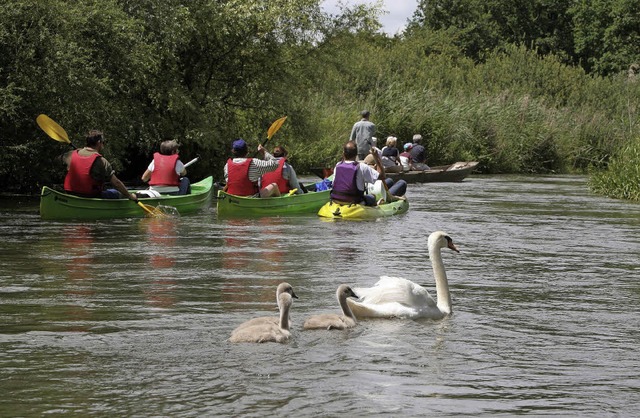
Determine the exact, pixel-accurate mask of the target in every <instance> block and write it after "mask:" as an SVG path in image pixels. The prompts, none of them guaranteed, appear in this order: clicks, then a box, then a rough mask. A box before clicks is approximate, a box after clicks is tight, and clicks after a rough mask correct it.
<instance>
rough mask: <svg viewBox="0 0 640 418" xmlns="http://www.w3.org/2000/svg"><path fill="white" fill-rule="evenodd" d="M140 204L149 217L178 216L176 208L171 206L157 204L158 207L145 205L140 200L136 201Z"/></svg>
mask: <svg viewBox="0 0 640 418" xmlns="http://www.w3.org/2000/svg"><path fill="white" fill-rule="evenodd" d="M138 206H140V207H141V208H142V209H143V210H144V211H145V212H146V213H147V216H148V217H150V218H177V217H179V216H180V213H179V212H178V209H176V208H174V207H173V206H164V205H158V207H155V206H151V205H145V204H144V203H142V202H138Z"/></svg>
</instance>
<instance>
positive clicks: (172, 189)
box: [142, 140, 191, 195]
mask: <svg viewBox="0 0 640 418" xmlns="http://www.w3.org/2000/svg"><path fill="white" fill-rule="evenodd" d="M178 149H179V145H178V142H177V141H175V140H167V141H162V142H161V143H160V152H156V153H155V154H153V161H151V163H150V164H149V167H147V169H146V171H145V172H144V174H142V181H145V182H146V181H148V182H149V186H151V187H150V189H151V190H155V191H156V192H158V193H166V194H177V195H185V194H189V193H191V182H190V181H189V177H186V176H187V169H186V168H185V166H184V164H183V163H182V161H180V155H179V154H178Z"/></svg>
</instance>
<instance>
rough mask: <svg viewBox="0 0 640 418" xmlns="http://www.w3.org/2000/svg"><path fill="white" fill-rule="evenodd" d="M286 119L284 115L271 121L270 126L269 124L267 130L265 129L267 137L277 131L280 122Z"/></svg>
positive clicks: (269, 137)
mask: <svg viewBox="0 0 640 418" xmlns="http://www.w3.org/2000/svg"><path fill="white" fill-rule="evenodd" d="M285 120H287V117H286V116H283V117H281V118H280V119H278V120H276V121H275V122H273V123H272V124H271V126H269V130H268V131H267V139H271V137H272V136H273V135H274V134H275V133H276V132H278V129H280V127H281V126H282V124H283V123H284V121H285Z"/></svg>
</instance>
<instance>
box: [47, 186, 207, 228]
mask: <svg viewBox="0 0 640 418" xmlns="http://www.w3.org/2000/svg"><path fill="white" fill-rule="evenodd" d="M212 184H213V178H212V177H207V178H206V179H204V180H202V181H199V182H197V183H193V184H192V185H191V194H187V195H180V196H178V195H162V196H160V197H150V198H140V199H139V200H140V202H142V203H144V204H145V205H151V206H158V205H165V206H172V207H175V208H176V209H177V210H178V212H179V213H180V215H184V214H188V213H193V212H197V211H199V210H201V209H205V208H208V207H209V206H210V205H211V186H212ZM133 191H134V190H132V192H133ZM145 215H146V212H145V211H144V210H143V209H142V208H141V207H140V206H138V205H136V204H135V203H134V202H131V201H130V200H128V199H99V198H86V197H78V196H74V195H70V194H66V193H63V192H59V191H56V190H53V189H51V188H49V187H47V186H44V187H43V188H42V193H41V195H40V217H41V218H42V219H55V220H68V219H78V220H96V219H116V218H142V217H144V216H145Z"/></svg>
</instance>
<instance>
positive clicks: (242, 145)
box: [233, 138, 247, 151]
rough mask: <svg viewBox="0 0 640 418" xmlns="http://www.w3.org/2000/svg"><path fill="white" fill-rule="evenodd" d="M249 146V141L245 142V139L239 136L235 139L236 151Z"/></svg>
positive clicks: (234, 147) (234, 146)
mask: <svg viewBox="0 0 640 418" xmlns="http://www.w3.org/2000/svg"><path fill="white" fill-rule="evenodd" d="M246 148H247V143H246V142H244V139H242V138H239V139H236V140H235V141H233V149H234V150H236V151H242V150H243V149H246Z"/></svg>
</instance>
